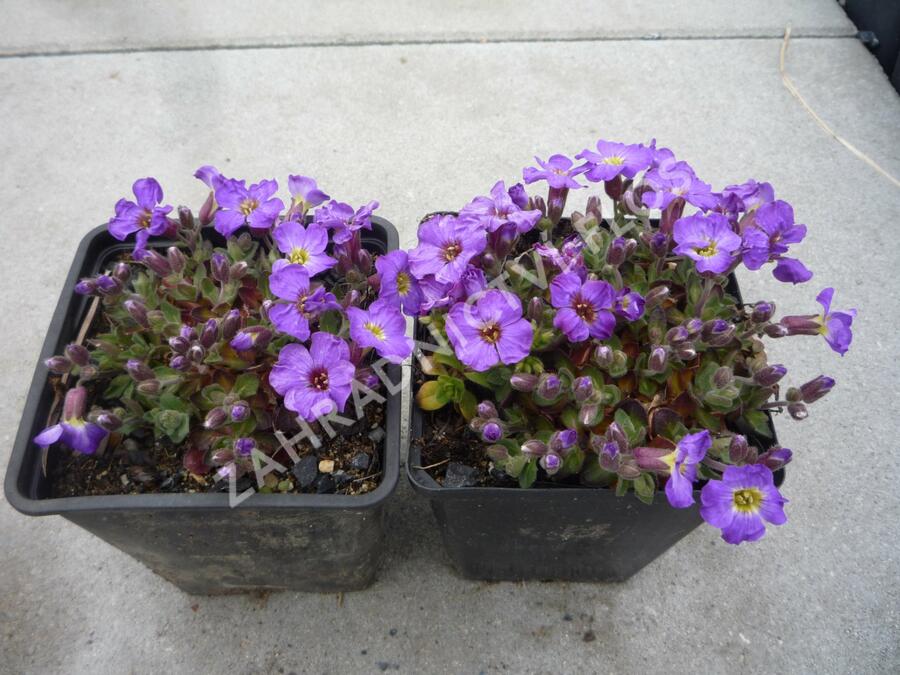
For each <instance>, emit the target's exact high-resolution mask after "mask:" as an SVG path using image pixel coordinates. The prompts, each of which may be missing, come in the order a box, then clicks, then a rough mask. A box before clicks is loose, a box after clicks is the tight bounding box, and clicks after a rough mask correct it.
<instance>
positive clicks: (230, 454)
mask: <svg viewBox="0 0 900 675" xmlns="http://www.w3.org/2000/svg"><path fill="white" fill-rule="evenodd" d="M209 461H210V462H211V463H212V464H213V466H225V465H226V464H228V463H230V462H233V461H234V450H233V449H232V448H219V449H218V450H216V451H215V452H214V453H213V454H212V456H211V457H210V458H209ZM207 470H208V469H207ZM194 473H196V472H194Z"/></svg>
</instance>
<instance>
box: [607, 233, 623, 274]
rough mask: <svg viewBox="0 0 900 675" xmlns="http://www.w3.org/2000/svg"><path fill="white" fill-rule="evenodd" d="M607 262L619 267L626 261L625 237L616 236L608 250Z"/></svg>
mask: <svg viewBox="0 0 900 675" xmlns="http://www.w3.org/2000/svg"><path fill="white" fill-rule="evenodd" d="M606 262H607V263H609V264H610V265H612V266H613V267H618V266H619V265H621V264H622V263H623V262H625V238H624V237H616V238H615V239H613V240H612V242H610V244H609V248H608V249H607V251H606Z"/></svg>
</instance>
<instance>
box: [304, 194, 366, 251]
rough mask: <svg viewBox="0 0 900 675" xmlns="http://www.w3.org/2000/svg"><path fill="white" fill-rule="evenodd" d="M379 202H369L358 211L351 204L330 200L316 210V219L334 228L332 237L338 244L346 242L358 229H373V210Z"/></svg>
mask: <svg viewBox="0 0 900 675" xmlns="http://www.w3.org/2000/svg"><path fill="white" fill-rule="evenodd" d="M377 208H378V202H374V201H373V202H369V203H368V204H366V205H365V206H361V207H359V208H358V209H357V210H356V211H354V210H353V207H352V206H350V205H349V204H343V203H341V202H336V201H330V202H328V203H327V204H325V206H323V207H322V208H320V209H319V210H318V211H316V216H315V220H316V222H317V223H321V224H322V225H324V226H325V227H327V228H329V229H331V230H333V234H332V239H334V242H335V243H336V244H345V243H347V242H348V241H350V239H351V238H352V237H353V235H354V234H355V233H356V232H357V231H358V230H362V229H365V230H371V229H372V212H373V211H375V209H377Z"/></svg>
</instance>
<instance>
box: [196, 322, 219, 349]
mask: <svg viewBox="0 0 900 675" xmlns="http://www.w3.org/2000/svg"><path fill="white" fill-rule="evenodd" d="M218 339H219V322H218V321H216V320H215V319H209V320H208V321H207V322H206V323H205V324H204V326H203V330H202V331H201V332H200V344H201V345H202V346H203V347H204V348H206V349H209V348H210V347H212V346H213V345H214V344H216V340H218Z"/></svg>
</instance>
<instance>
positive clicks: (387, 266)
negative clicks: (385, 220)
mask: <svg viewBox="0 0 900 675" xmlns="http://www.w3.org/2000/svg"><path fill="white" fill-rule="evenodd" d="M375 269H376V270H378V279H379V284H380V286H379V291H378V293H379V295H378V298H379V300H386V301H388V302H390V303H391V304H393V305H395V306H397V307H400V308H402V309H403V311H404V312H406V313H407V314H408V315H409V316H418V314H419V310H420V308H421V306H422V300H423V299H424V296H423V294H422V290H421V289H420V288H419V282H418V280H417V279H416V278H415V277H414V276H413V275H412V272H410V271H409V256H408V255H407V254H406V251H391V252H390V253H387V254H385V255H383V256H379V257H378V258H377V259H376V260H375Z"/></svg>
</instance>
